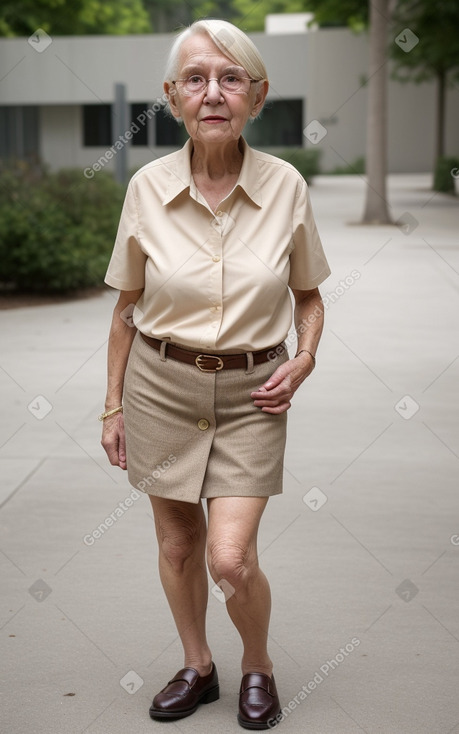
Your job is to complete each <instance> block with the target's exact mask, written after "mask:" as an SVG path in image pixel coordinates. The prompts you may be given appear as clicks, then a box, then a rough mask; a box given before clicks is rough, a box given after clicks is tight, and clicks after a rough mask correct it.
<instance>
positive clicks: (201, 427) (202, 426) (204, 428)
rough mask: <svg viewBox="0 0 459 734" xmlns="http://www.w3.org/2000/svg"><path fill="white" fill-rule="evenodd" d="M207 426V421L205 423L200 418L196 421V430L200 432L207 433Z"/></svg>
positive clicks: (203, 419)
mask: <svg viewBox="0 0 459 734" xmlns="http://www.w3.org/2000/svg"><path fill="white" fill-rule="evenodd" d="M209 425H210V424H209V421H206V419H205V418H201V420H199V421H198V428H199V430H200V431H207V429H208V428H209Z"/></svg>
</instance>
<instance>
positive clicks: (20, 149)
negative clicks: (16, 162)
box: [0, 105, 40, 161]
mask: <svg viewBox="0 0 459 734" xmlns="http://www.w3.org/2000/svg"><path fill="white" fill-rule="evenodd" d="M39 154H40V151H39V114H38V107H35V106H34V105H27V106H24V107H16V106H14V107H13V106H12V107H0V158H3V159H5V160H8V159H14V158H18V159H20V160H24V159H27V160H33V161H36V160H38V158H39Z"/></svg>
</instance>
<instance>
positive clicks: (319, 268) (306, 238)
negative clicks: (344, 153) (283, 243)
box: [288, 179, 331, 291]
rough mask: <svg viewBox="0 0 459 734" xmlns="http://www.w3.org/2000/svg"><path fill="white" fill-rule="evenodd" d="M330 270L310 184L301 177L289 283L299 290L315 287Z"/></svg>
mask: <svg viewBox="0 0 459 734" xmlns="http://www.w3.org/2000/svg"><path fill="white" fill-rule="evenodd" d="M330 272H331V271H330V268H329V265H328V262H327V259H326V257H325V253H324V251H323V247H322V243H321V241H320V237H319V233H318V231H317V227H316V223H315V221H314V215H313V213H312V207H311V201H310V198H309V191H308V186H307V183H306V181H305V180H304V179H301V180H300V181H299V183H298V188H297V197H296V201H295V207H294V213H293V249H292V251H291V253H290V277H289V281H288V284H289V287H290V288H296V289H297V290H303V291H308V290H312V289H313V288H317V286H318V285H320V283H322V281H324V280H325V279H326V278H328V276H329V275H330Z"/></svg>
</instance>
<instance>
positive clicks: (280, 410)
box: [261, 402, 292, 415]
mask: <svg viewBox="0 0 459 734" xmlns="http://www.w3.org/2000/svg"><path fill="white" fill-rule="evenodd" d="M291 405H292V404H291V403H290V402H288V403H282V405H278V406H276V407H274V408H268V407H266V408H262V409H261V410H262V412H263V413H272V414H273V415H279V414H280V413H285V411H286V410H288V409H289V408H290V407H291Z"/></svg>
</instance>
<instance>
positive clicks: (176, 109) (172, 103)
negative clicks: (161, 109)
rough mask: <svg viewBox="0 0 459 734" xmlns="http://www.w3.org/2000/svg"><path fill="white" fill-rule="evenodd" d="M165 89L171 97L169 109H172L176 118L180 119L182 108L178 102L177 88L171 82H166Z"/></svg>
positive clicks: (169, 97)
mask: <svg viewBox="0 0 459 734" xmlns="http://www.w3.org/2000/svg"><path fill="white" fill-rule="evenodd" d="M163 89H164V92H165V94H167V97H168V99H169V109H170V111H171V114H172V115H173V116H174V117H175V119H176V120H178V119H179V118H180V117H181V115H180V110H179V107H178V104H177V102H178V94H177V90H176V88H175V87H174V85H173V84H169V82H164V84H163Z"/></svg>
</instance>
